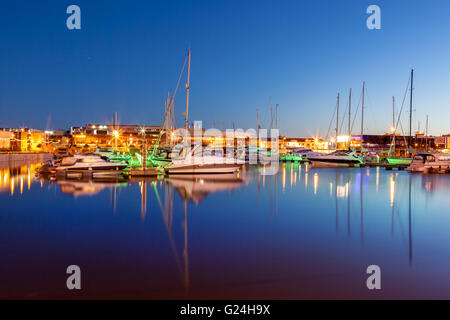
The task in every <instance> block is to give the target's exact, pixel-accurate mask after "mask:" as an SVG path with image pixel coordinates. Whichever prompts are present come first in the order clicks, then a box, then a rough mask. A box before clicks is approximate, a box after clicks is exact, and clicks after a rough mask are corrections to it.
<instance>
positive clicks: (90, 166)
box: [54, 155, 128, 173]
mask: <svg viewBox="0 0 450 320" xmlns="http://www.w3.org/2000/svg"><path fill="white" fill-rule="evenodd" d="M127 166H128V164H127V163H124V162H111V161H110V160H109V159H108V158H107V157H101V156H95V155H74V156H71V157H65V158H63V159H62V160H61V163H60V164H59V165H56V166H55V167H54V170H55V172H56V173H58V172H62V171H81V170H105V171H106V170H115V171H119V170H123V169H125V168H126V167H127Z"/></svg>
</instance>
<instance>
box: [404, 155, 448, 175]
mask: <svg viewBox="0 0 450 320" xmlns="http://www.w3.org/2000/svg"><path fill="white" fill-rule="evenodd" d="M407 170H408V171H409V172H419V173H450V154H445V153H428V152H423V153H417V154H416V155H415V156H414V158H413V160H412V162H411V164H410V165H409V167H408V168H407Z"/></svg>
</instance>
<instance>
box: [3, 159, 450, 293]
mask: <svg viewBox="0 0 450 320" xmlns="http://www.w3.org/2000/svg"><path fill="white" fill-rule="evenodd" d="M36 168H37V165H28V166H23V167H20V168H15V169H9V168H8V169H2V170H1V171H0V174H1V175H0V183H1V184H0V186H1V189H0V190H1V191H2V193H1V194H0V196H3V198H2V200H3V203H6V204H7V207H8V206H9V207H10V208H12V207H14V206H18V205H20V206H21V207H23V208H26V205H24V204H23V203H20V202H19V201H18V199H21V198H22V197H23V198H24V199H27V201H29V203H30V204H29V205H30V208H33V210H34V212H37V213H41V214H42V212H44V210H45V208H46V206H48V205H52V206H54V207H55V208H57V207H58V206H57V204H58V203H59V202H61V203H64V204H66V203H67V201H69V200H71V199H72V200H75V201H74V202H70V203H71V204H72V205H74V206H76V209H77V210H78V211H79V210H80V209H84V210H86V211H87V212H92V211H95V210H98V211H100V210H102V209H101V208H103V207H104V204H105V203H108V202H109V201H110V202H111V208H112V214H111V211H109V212H108V214H107V215H101V216H96V215H86V216H84V215H80V214H78V216H77V219H81V220H86V221H89V224H90V225H91V224H92V225H95V226H98V227H101V226H105V227H104V231H103V232H105V237H106V238H110V237H111V238H114V237H116V235H117V234H120V236H119V237H118V239H119V240H120V241H119V243H120V244H116V245H118V247H119V248H120V247H125V248H127V249H128V250H130V252H137V253H145V254H143V256H138V257H139V258H136V259H137V260H135V262H137V263H138V264H139V263H141V264H143V266H144V265H145V266H147V267H149V266H153V267H154V268H157V269H154V271H155V270H158V272H156V273H151V272H149V271H140V272H137V274H136V275H133V276H135V277H136V278H140V277H144V278H146V279H148V280H149V281H150V280H151V281H153V282H155V281H156V282H158V281H160V280H159V278H158V277H163V278H164V281H163V282H164V284H162V283H161V285H160V286H155V289H152V288H153V287H151V286H148V287H145V288H144V289H142V288H141V289H142V290H143V292H144V293H151V296H155V297H229V296H234V295H237V296H238V297H250V298H251V297H253V298H254V297H272V298H273V297H278V296H279V295H280V294H281V293H282V292H287V294H286V295H283V294H282V295H281V296H283V297H286V298H298V297H311V296H310V295H308V292H309V293H310V292H316V291H314V290H316V289H314V288H317V287H316V286H315V285H316V284H317V283H314V281H319V282H320V281H322V279H323V281H324V282H326V283H328V284H330V286H331V287H333V288H334V289H333V290H336V292H339V293H340V294H341V295H340V296H342V295H343V296H346V295H347V296H353V295H358V294H361V292H363V294H364V292H365V291H364V290H365V288H363V289H364V290H363V289H361V290H362V291H360V289H358V288H359V287H352V283H353V282H352V281H353V280H355V281H356V280H357V279H359V278H358V277H360V273H361V271H360V270H359V269H358V268H360V267H361V268H362V266H361V265H365V264H366V263H379V264H380V265H383V266H384V265H386V266H390V267H391V268H394V269H393V270H391V271H390V272H391V273H392V274H395V275H401V274H402V272H404V267H405V264H406V268H407V269H408V270H410V272H413V274H412V278H413V279H418V280H417V281H419V280H420V279H424V277H426V276H431V277H432V276H433V275H428V274H426V273H420V272H421V270H426V269H427V268H424V267H423V266H424V265H425V267H426V266H428V265H430V266H431V264H432V263H434V262H436V261H439V259H438V257H436V258H434V256H430V254H431V253H432V252H436V256H440V258H442V257H444V259H441V260H442V261H441V265H440V266H439V267H433V268H438V270H437V271H436V270H435V271H436V275H442V274H441V269H442V272H444V271H443V270H444V269H446V268H448V267H450V260H447V259H446V258H445V257H447V255H446V252H447V249H448V248H447V247H446V245H445V241H442V240H439V241H437V240H436V241H435V240H434V238H433V235H434V234H435V233H437V234H439V235H441V237H443V238H444V239H448V238H446V237H447V233H444V231H446V229H445V225H446V223H448V224H450V221H447V220H445V219H446V217H444V216H442V215H439V214H437V213H439V212H443V211H445V210H446V208H448V206H449V205H450V202H449V200H448V196H447V193H448V190H449V187H450V178H449V177H448V176H438V175H411V174H409V173H407V172H392V171H386V170H384V169H380V168H371V169H367V168H360V169H359V168H352V169H331V168H320V169H315V168H308V167H307V166H305V165H295V164H289V163H288V164H286V165H283V166H281V168H280V171H279V173H278V174H277V175H275V176H262V175H260V173H261V171H262V172H264V170H265V169H264V167H262V168H257V167H253V168H252V167H248V168H246V169H245V170H244V171H241V172H240V173H239V174H225V175H195V176H194V175H180V176H169V177H158V178H156V177H155V178H154V179H137V180H120V181H64V180H62V181H61V180H59V181H56V180H55V181H53V180H45V179H41V180H40V184H41V186H46V188H43V189H41V188H40V187H39V183H35V182H37V180H36V178H35V176H34V170H35V169H36ZM309 179H311V187H310V188H309V189H308V180H309ZM35 186H36V187H35ZM49 190H52V192H49ZM33 192H35V194H36V195H38V196H37V197H36V198H30V197H29V195H32V194H33ZM67 196H69V197H67ZM63 198H64V199H65V200H61V199H63ZM431 198H432V199H433V201H432V202H431V201H430V199H431ZM8 199H10V200H9V201H8ZM94 200H95V201H94ZM89 206H90V207H89ZM23 208H22V209H21V210H25V209H23ZM56 210H57V209H56ZM109 210H111V209H109ZM81 212H82V211H81ZM425 212H427V215H425V214H424V213H425ZM432 213H433V214H432ZM135 214H136V217H137V219H136V220H135V219H134V215H135ZM23 215H24V216H25V211H23ZM424 216H426V219H425V218H424ZM6 217H7V216H6ZM47 219H49V220H48V221H49V222H51V223H49V225H52V223H55V224H56V225H57V226H58V227H59V228H61V227H65V226H66V225H69V224H70V223H69V222H70V220H67V221H66V220H65V219H69V218H68V217H66V216H65V215H61V216H60V218H59V219H61V220H59V222H58V223H56V222H55V221H56V220H53V219H55V218H54V217H53V216H52V215H51V214H50V215H49V216H47ZM89 219H94V220H89ZM417 219H421V223H420V224H419V223H415V222H416V220H417ZM442 219H444V220H442ZM19 221H20V220H19ZM115 221H118V222H117V223H118V225H114V227H112V226H111V224H113V223H114V222H115ZM119 222H120V223H119ZM9 223H10V225H9V227H11V224H13V226H12V227H13V229H14V223H16V222H14V221H10V222H9ZM17 223H18V222H17ZM21 223H22V224H27V223H29V222H28V221H27V220H21ZM6 226H8V224H5V227H4V228H6ZM430 226H431V227H432V229H431V230H429V229H427V228H431V227H430ZM21 228H22V225H21V226H17V228H16V229H18V230H20V229H21ZM87 230H88V228H86V229H83V228H81V230H78V231H79V232H81V236H84V237H87V238H88V239H91V240H92V241H94V242H93V244H95V245H96V246H98V247H99V248H101V250H100V253H98V252H97V254H98V255H99V257H98V258H99V259H104V260H105V263H109V260H110V259H111V257H110V256H109V255H107V254H106V253H104V252H109V251H111V252H113V253H115V251H116V250H119V249H117V248H115V247H110V246H105V244H103V243H102V242H101V241H99V242H95V240H97V241H98V239H96V238H95V237H93V236H92V235H91V234H90V233H89V232H88V231H87ZM121 230H124V231H123V232H122V231H121ZM141 231H142V232H143V233H142V234H140V232H141ZM2 232H3V233H2ZM17 232H19V233H20V231H17ZM54 233H56V231H55V232H54ZM135 233H136V238H138V237H140V238H145V239H146V240H147V242H145V241H144V242H141V243H139V244H138V243H136V242H135V241H131V240H130V239H131V238H132V237H131V238H130V239H128V238H127V235H129V234H131V235H133V236H134V234H135ZM0 234H7V233H6V232H5V229H1V227H0ZM414 234H416V236H415V237H414ZM417 234H418V235H419V236H418V235H417ZM138 235H139V236H138ZM424 235H428V237H426V236H424ZM19 236H20V234H19V235H18V237H19ZM27 236H29V235H28V234H27ZM35 236H36V238H38V239H41V240H40V241H45V239H46V235H45V234H41V233H38V232H37V231H36V233H35ZM163 236H164V237H163ZM413 239H414V240H415V241H413ZM448 240H450V239H448ZM16 241H17V242H15V241H9V243H10V246H8V248H11V250H13V249H14V248H15V246H18V243H19V240H16ZM414 247H415V248H414ZM417 247H418V248H417ZM8 248H7V249H1V250H2V252H0V254H1V253H5V252H4V251H5V250H6V256H8V254H9V256H10V257H11V254H10V253H9V251H8V250H9V249H8ZM149 248H152V250H153V251H152V252H154V254H152V255H148V256H147V251H148V250H149ZM413 249H415V250H413ZM431 249H432V250H431ZM22 250H24V249H23V248H22ZM103 250H104V251H103ZM293 253H295V254H293ZM413 253H414V254H413ZM166 255H168V256H169V257H170V258H167V257H165V256H166ZM10 259H11V258H10ZM435 259H436V260H435ZM417 261H420V264H418V262H417ZM9 263H10V264H12V265H14V263H15V261H14V260H12V261H10V262H9ZM86 263H87V265H88V266H89V265H90V264H89V262H86ZM172 264H173V266H174V267H175V270H176V276H175V277H174V271H173V269H172ZM415 265H417V268H411V267H412V266H415ZM153 267H152V268H153ZM333 268H337V269H339V270H341V271H342V272H347V271H346V270H350V269H351V270H352V272H351V275H349V276H347V277H350V278H351V279H353V280H351V279H350V280H349V279H347V280H346V281H349V284H348V286H344V287H346V288H347V287H349V288H351V289H345V290H344V289H339V288H342V287H340V286H338V284H339V283H341V282H340V281H341V280H340V279H334V278H329V277H328V278H327V275H328V274H330V273H331V272H332V269H333ZM355 268H356V269H355ZM144 269H145V268H144ZM216 269H217V270H220V271H216ZM152 270H153V269H152ZM333 270H334V269H333ZM355 270H359V271H358V272H356V271H355ZM361 270H362V269H361ZM354 271H355V272H354ZM121 272H125V273H126V272H127V271H124V270H122V269H121ZM216 272H219V273H220V276H217V275H216ZM353 272H354V273H353ZM414 272H415V273H414ZM422 272H423V271H422ZM130 273H131V271H130ZM280 275H282V277H281V276H280ZM311 275H316V276H315V277H312V278H309V276H311ZM280 277H281V278H282V279H285V280H271V281H273V283H272V285H267V286H260V287H258V290H257V289H255V286H254V285H249V284H248V282H249V281H250V282H251V283H253V282H255V283H258V281H261V280H260V279H279V278H280ZM299 278H301V279H303V280H302V281H303V282H301V283H300V284H298V287H295V290H294V289H292V288H291V286H292V283H295V282H296V281H297V282H298V279H299ZM305 279H316V280H314V281H313V280H307V281H306V280H305ZM325 279H327V280H325ZM252 281H253V282H252ZM304 281H306V282H304ZM358 281H359V280H358ZM449 282H450V281H449ZM136 283H137V282H136ZM136 283H135V282H133V281H131V283H129V284H124V285H123V286H128V285H129V286H130V288H131V287H132V286H133V285H134V286H135V285H137V284H136ZM224 283H226V284H227V285H228V286H229V287H226V288H227V289H224V288H225V284H224ZM230 283H234V284H235V286H232V285H230ZM421 283H422V282H421ZM402 285H403V284H402V283H395V285H393V286H394V287H395V286H398V287H397V288H399V287H400V288H401V287H402ZM179 286H180V287H179ZM417 287H418V288H420V285H418V286H417ZM286 288H291V289H289V290H287V289H286ZM299 288H304V290H310V291H302V290H303V289H299ZM320 288H322V289H317V290H319V291H320V294H321V296H323V297H330V295H332V292H333V290H331V291H330V289H329V287H324V286H322V287H320ZM405 288H406V286H405ZM158 290H159V291H158ZM286 290H287V291H286ZM299 290H300V291H301V292H299ZM311 290H312V291H311ZM339 290H344V292H342V291H339ZM442 290H444V289H442ZM218 292H221V293H223V295H221V294H218ZM384 292H387V293H389V290H386V291H384ZM396 292H398V290H397V291H396ZM404 292H405V294H406V293H407V292H408V290H406V289H405V291H404ZM442 292H443V294H445V293H446V291H445V290H444V291H442ZM0 295H2V296H6V293H5V292H2V290H1V289H0ZM143 295H144V296H145V294H143Z"/></svg>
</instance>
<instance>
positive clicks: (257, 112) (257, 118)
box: [256, 109, 259, 134]
mask: <svg viewBox="0 0 450 320" xmlns="http://www.w3.org/2000/svg"><path fill="white" fill-rule="evenodd" d="M256 125H257V126H258V127H257V130H258V134H259V110H258V109H256Z"/></svg>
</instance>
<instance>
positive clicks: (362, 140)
mask: <svg viewBox="0 0 450 320" xmlns="http://www.w3.org/2000/svg"><path fill="white" fill-rule="evenodd" d="M365 88H366V82H365V81H363V91H362V104H361V151H362V150H363V142H364V91H365Z"/></svg>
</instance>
